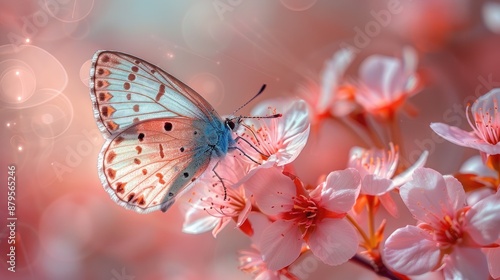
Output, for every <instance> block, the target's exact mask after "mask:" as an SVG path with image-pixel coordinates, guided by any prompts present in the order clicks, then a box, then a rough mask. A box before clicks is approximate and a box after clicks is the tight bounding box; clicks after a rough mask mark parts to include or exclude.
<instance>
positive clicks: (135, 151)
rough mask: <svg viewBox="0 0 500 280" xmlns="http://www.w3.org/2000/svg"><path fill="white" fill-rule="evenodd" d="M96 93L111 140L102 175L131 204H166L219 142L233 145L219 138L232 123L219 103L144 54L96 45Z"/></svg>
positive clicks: (98, 114)
mask: <svg viewBox="0 0 500 280" xmlns="http://www.w3.org/2000/svg"><path fill="white" fill-rule="evenodd" d="M90 92H91V99H92V102H93V107H94V116H95V118H96V122H97V124H98V126H99V129H100V130H101V132H102V133H103V135H104V137H105V138H106V139H107V141H106V143H105V144H104V146H103V149H102V151H101V153H100V155H99V163H98V169H99V177H100V179H101V182H102V184H103V186H104V188H105V189H106V190H107V191H108V193H109V194H110V195H111V197H112V198H113V199H114V200H115V201H116V202H117V203H118V204H120V205H121V206H123V207H125V208H129V209H133V210H135V211H137V212H141V213H146V212H151V211H154V210H158V209H162V210H164V211H165V210H166V209H167V208H168V207H169V206H170V205H172V203H173V201H174V198H175V196H176V195H177V194H178V193H179V192H180V191H181V190H183V189H184V188H185V187H186V186H187V185H189V184H190V183H191V182H192V181H194V180H195V179H196V178H198V177H199V176H200V175H201V174H202V173H203V172H204V171H205V170H206V168H207V166H208V165H209V163H210V159H211V156H212V153H213V151H214V149H215V151H216V152H218V154H220V150H223V151H225V150H226V149H227V148H226V146H227V145H224V146H223V149H221V147H219V142H217V141H218V140H217V139H218V137H217V136H218V135H219V134H221V133H222V134H224V133H225V134H227V131H226V130H227V128H226V127H225V125H224V122H223V121H222V120H221V118H220V116H219V115H218V114H217V113H216V112H215V111H214V109H213V108H212V106H211V105H210V104H209V103H208V102H207V101H206V100H205V99H203V97H201V96H200V95H199V94H198V93H196V92H195V91H194V90H192V89H191V88H189V87H188V86H187V85H185V84H184V83H182V82H181V81H179V80H177V79H176V78H175V77H173V76H171V75H169V74H168V73H166V72H165V71H163V70H162V69H160V68H159V67H157V66H155V65H153V64H151V63H149V62H146V61H144V60H142V59H139V58H137V57H134V56H131V55H128V54H124V53H120V52H114V51H98V52H96V53H95V55H94V57H93V59H92V66H91V70H90ZM167 123H168V125H167ZM169 129H170V130H169ZM222 144H224V143H222Z"/></svg>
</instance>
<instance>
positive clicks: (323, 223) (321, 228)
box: [247, 168, 359, 270]
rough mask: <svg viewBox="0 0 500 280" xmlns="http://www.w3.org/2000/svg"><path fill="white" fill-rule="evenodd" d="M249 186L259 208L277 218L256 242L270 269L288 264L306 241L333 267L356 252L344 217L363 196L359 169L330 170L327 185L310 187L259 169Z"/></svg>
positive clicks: (351, 230) (355, 241)
mask: <svg viewBox="0 0 500 280" xmlns="http://www.w3.org/2000/svg"><path fill="white" fill-rule="evenodd" d="M247 188H248V190H249V191H251V192H252V193H254V195H255V202H256V204H257V206H258V207H259V209H260V210H261V211H262V212H263V213H265V214H267V215H270V216H271V217H274V218H275V221H274V222H273V223H272V224H271V225H269V226H268V227H266V228H265V229H264V232H263V233H262V236H261V237H260V241H257V243H258V244H259V248H261V251H262V254H263V256H264V260H265V261H266V263H267V265H268V268H269V269H271V270H278V269H281V268H283V267H286V266H288V265H290V264H291V263H292V262H293V261H295V260H296V259H297V257H298V256H299V255H300V252H301V248H302V246H303V244H304V242H305V243H306V244H307V246H308V247H309V248H310V249H311V251H312V252H313V254H314V255H315V256H316V257H318V258H319V259H321V260H322V261H323V262H324V263H326V264H329V265H339V264H342V263H344V262H346V261H347V260H349V258H351V257H352V256H353V255H354V254H355V253H356V250H357V248H358V235H357V232H356V230H355V229H354V227H353V226H352V225H351V224H350V223H349V222H348V221H347V220H346V219H345V215H346V213H347V212H348V211H349V210H350V209H351V208H352V206H353V205H354V203H355V201H356V198H357V196H358V194H359V175H358V172H357V171H356V170H354V169H346V170H342V171H335V172H332V173H330V174H329V175H328V177H327V178H326V181H325V182H324V183H322V184H321V185H319V186H317V187H316V188H314V189H312V190H306V189H305V188H304V186H303V185H302V183H301V182H300V181H299V180H298V179H294V181H292V180H291V179H290V178H289V177H287V176H284V175H283V174H281V172H280V171H279V170H278V169H276V168H272V169H266V170H260V171H259V173H258V174H256V175H255V176H254V178H252V179H251V180H250V181H249V182H248V183H247Z"/></svg>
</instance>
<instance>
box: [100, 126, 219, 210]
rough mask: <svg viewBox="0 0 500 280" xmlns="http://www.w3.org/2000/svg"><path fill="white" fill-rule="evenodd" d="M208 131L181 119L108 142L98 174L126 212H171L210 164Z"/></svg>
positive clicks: (127, 132)
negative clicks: (129, 210)
mask: <svg viewBox="0 0 500 280" xmlns="http://www.w3.org/2000/svg"><path fill="white" fill-rule="evenodd" d="M204 126H205V124H204V123H203V122H202V121H199V120H193V119H189V118H181V117H177V118H164V119H154V120H148V121H144V122H140V123H138V124H135V125H132V126H131V127H129V128H128V129H126V130H124V131H123V132H121V133H120V134H118V135H117V136H116V137H115V138H114V139H111V140H108V141H107V142H106V144H105V145H104V147H103V150H102V151H101V154H100V156H99V162H98V168H99V174H100V179H101V182H102V184H103V186H104V187H105V189H106V190H107V191H108V193H109V194H110V195H111V197H112V199H113V200H114V201H116V202H117V203H118V204H119V205H121V206H123V207H125V208H128V209H133V210H135V211H137V212H140V213H147V212H151V211H155V210H159V209H162V210H163V211H166V209H168V207H170V206H171V205H172V204H173V202H174V198H175V196H176V195H177V194H178V193H179V192H180V191H181V190H182V189H184V188H185V187H186V186H187V185H189V184H190V183H191V182H193V181H195V180H196V178H198V177H199V176H200V175H201V174H202V173H203V172H204V171H205V170H206V168H207V166H208V165H209V163H210V158H211V153H212V151H211V149H210V147H209V146H207V145H206V143H207V139H204V138H205V136H204V135H203V133H202V132H203V129H204Z"/></svg>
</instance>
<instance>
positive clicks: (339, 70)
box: [299, 49, 356, 122]
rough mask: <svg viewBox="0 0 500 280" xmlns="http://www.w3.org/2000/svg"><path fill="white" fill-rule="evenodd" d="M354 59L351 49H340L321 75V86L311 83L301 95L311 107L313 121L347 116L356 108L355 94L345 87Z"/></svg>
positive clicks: (302, 88)
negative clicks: (345, 78)
mask: <svg viewBox="0 0 500 280" xmlns="http://www.w3.org/2000/svg"><path fill="white" fill-rule="evenodd" d="M353 59H354V52H353V51H352V50H350V49H340V50H339V51H337V52H336V53H335V54H333V57H332V58H331V59H330V60H328V61H326V63H325V67H324V69H323V72H322V75H321V85H317V84H316V83H314V82H309V83H308V85H307V86H306V87H305V88H304V87H301V88H299V93H300V95H301V96H303V98H304V99H305V100H306V101H307V103H308V104H309V106H310V107H311V119H312V121H313V122H316V121H319V120H321V119H322V118H324V117H325V116H345V115H347V114H349V113H350V112H351V111H352V110H354V109H355V108H356V104H355V102H354V94H352V92H350V91H349V90H348V89H349V86H347V85H345V81H344V79H343V76H344V73H345V71H346V69H347V67H348V66H349V64H350V63H351V62H352V60H353Z"/></svg>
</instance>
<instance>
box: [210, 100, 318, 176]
mask: <svg viewBox="0 0 500 280" xmlns="http://www.w3.org/2000/svg"><path fill="white" fill-rule="evenodd" d="M276 113H281V114H282V116H281V117H279V118H245V119H243V122H242V123H240V125H239V129H238V130H237V132H236V136H235V137H239V138H237V144H238V146H237V147H238V149H235V150H234V151H232V152H231V153H230V154H228V155H227V156H226V157H225V158H224V159H222V160H221V161H220V162H219V164H218V166H217V168H216V171H217V173H219V171H220V174H219V175H220V177H221V178H223V179H224V182H227V183H226V185H239V184H242V183H244V182H245V181H246V180H248V179H249V178H251V177H252V175H253V174H254V173H255V172H257V170H259V169H262V168H270V167H273V166H277V167H280V168H283V166H285V165H286V164H289V163H291V162H292V161H294V160H295V159H296V158H297V157H298V156H299V154H300V152H301V151H302V149H303V148H304V146H305V145H306V143H307V139H308V136H309V131H310V124H309V117H308V114H309V111H308V108H307V105H306V103H305V102H304V101H303V100H296V99H293V100H290V99H287V100H282V99H279V100H278V99H276V100H272V101H269V100H268V101H266V102H265V103H262V104H260V105H258V106H257V107H255V108H254V110H253V111H252V116H268V115H273V114H276ZM221 174H222V175H221Z"/></svg>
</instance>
